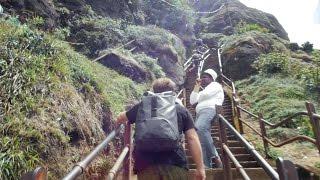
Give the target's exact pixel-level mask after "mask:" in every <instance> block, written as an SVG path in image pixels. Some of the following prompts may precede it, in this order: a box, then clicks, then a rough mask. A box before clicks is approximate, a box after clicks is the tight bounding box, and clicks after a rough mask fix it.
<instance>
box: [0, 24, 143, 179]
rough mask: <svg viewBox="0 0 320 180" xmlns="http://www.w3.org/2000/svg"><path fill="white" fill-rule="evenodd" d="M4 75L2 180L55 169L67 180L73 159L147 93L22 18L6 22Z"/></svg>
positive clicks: (1, 48) (2, 29) (0, 51)
mask: <svg viewBox="0 0 320 180" xmlns="http://www.w3.org/2000/svg"><path fill="white" fill-rule="evenodd" d="M37 21H39V23H40V20H37ZM36 24H37V23H36ZM0 77H1V78H0V86H1V89H0V94H1V96H0V117H1V123H0V144H1V146H0V179H19V178H20V176H21V175H22V174H23V173H25V172H27V171H29V170H33V169H34V168H35V167H36V166H40V165H45V166H48V164H50V166H48V167H49V176H50V177H52V178H53V179H58V178H60V177H61V176H62V175H63V174H65V173H66V172H65V171H66V169H67V168H70V167H71V166H72V165H73V164H74V163H75V161H77V160H79V158H76V159H75V158H73V157H74V155H72V153H78V154H79V152H82V153H86V152H87V150H88V149H91V148H92V147H91V146H94V145H95V144H96V143H97V142H99V141H100V140H101V139H102V138H103V137H104V132H103V130H102V126H103V125H108V126H109V127H105V128H109V129H110V128H111V125H112V122H104V121H110V120H111V119H112V117H113V115H117V113H119V112H120V111H123V110H124V106H125V104H126V103H127V102H129V101H131V100H133V99H137V98H138V97H140V95H141V94H142V92H143V91H144V90H145V85H144V84H136V83H134V82H133V81H132V80H130V79H128V78H126V77H123V76H121V75H119V74H118V73H117V72H115V71H113V70H111V69H108V68H105V67H104V66H102V65H101V64H99V63H93V62H92V61H90V60H88V59H87V58H86V57H85V56H83V55H80V54H78V53H76V52H75V51H74V50H73V49H72V48H71V47H70V46H69V45H68V44H66V43H65V42H62V41H60V40H58V39H56V37H55V36H50V35H46V34H44V33H43V32H41V31H38V30H35V29H30V28H29V27H28V26H27V25H20V24H19V23H18V22H17V20H16V19H15V18H11V19H9V20H3V19H0ZM71 133H76V134H77V135H76V136H75V137H73V136H72V135H71ZM72 138H79V141H82V144H83V145H81V146H80V147H81V148H85V147H86V148H87V149H86V150H83V149H79V147H77V146H76V147H74V146H73V145H72V144H70V140H71V139H72ZM89 147H90V148H89ZM81 155H82V154H79V156H81ZM56 162H67V163H63V164H59V163H56Z"/></svg>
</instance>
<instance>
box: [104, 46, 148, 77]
mask: <svg viewBox="0 0 320 180" xmlns="http://www.w3.org/2000/svg"><path fill="white" fill-rule="evenodd" d="M99 62H100V63H101V64H103V65H104V66H106V67H108V68H111V69H113V70H115V71H117V72H118V73H119V74H122V75H124V76H126V77H129V78H130V79H132V80H133V81H136V82H138V83H142V82H145V81H147V80H151V79H152V75H151V74H150V72H148V71H147V70H145V69H144V68H143V67H142V66H141V65H140V64H139V63H138V62H137V61H135V60H134V59H132V58H130V57H126V56H123V55H121V54H118V53H115V52H111V53H109V54H107V55H105V56H104V57H103V58H100V60H99Z"/></svg>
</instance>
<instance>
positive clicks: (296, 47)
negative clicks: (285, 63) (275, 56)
mask: <svg viewBox="0 0 320 180" xmlns="http://www.w3.org/2000/svg"><path fill="white" fill-rule="evenodd" d="M289 49H290V50H291V51H298V50H299V49H300V46H299V44H298V43H290V44H289Z"/></svg>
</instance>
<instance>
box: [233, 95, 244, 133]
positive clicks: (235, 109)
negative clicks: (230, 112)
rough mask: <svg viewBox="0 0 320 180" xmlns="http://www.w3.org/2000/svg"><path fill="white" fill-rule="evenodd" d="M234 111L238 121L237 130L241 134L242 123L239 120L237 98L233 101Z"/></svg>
mask: <svg viewBox="0 0 320 180" xmlns="http://www.w3.org/2000/svg"><path fill="white" fill-rule="evenodd" d="M234 97H235V96H234ZM234 106H235V107H234V111H235V114H236V115H235V116H236V119H237V122H238V126H239V127H238V128H239V129H238V131H239V132H240V134H243V125H242V121H240V118H241V111H240V108H239V107H238V106H239V100H235V101H234Z"/></svg>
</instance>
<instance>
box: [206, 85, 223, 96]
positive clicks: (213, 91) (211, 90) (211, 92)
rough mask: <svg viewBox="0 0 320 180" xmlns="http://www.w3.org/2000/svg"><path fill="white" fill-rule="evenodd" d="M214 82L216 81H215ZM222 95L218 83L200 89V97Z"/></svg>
mask: <svg viewBox="0 0 320 180" xmlns="http://www.w3.org/2000/svg"><path fill="white" fill-rule="evenodd" d="M215 83H216V82H215ZM221 95H223V89H222V86H221V85H220V84H218V83H217V84H213V85H211V84H210V85H208V86H207V87H206V88H205V89H204V90H203V91H201V99H210V98H212V97H213V96H221Z"/></svg>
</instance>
